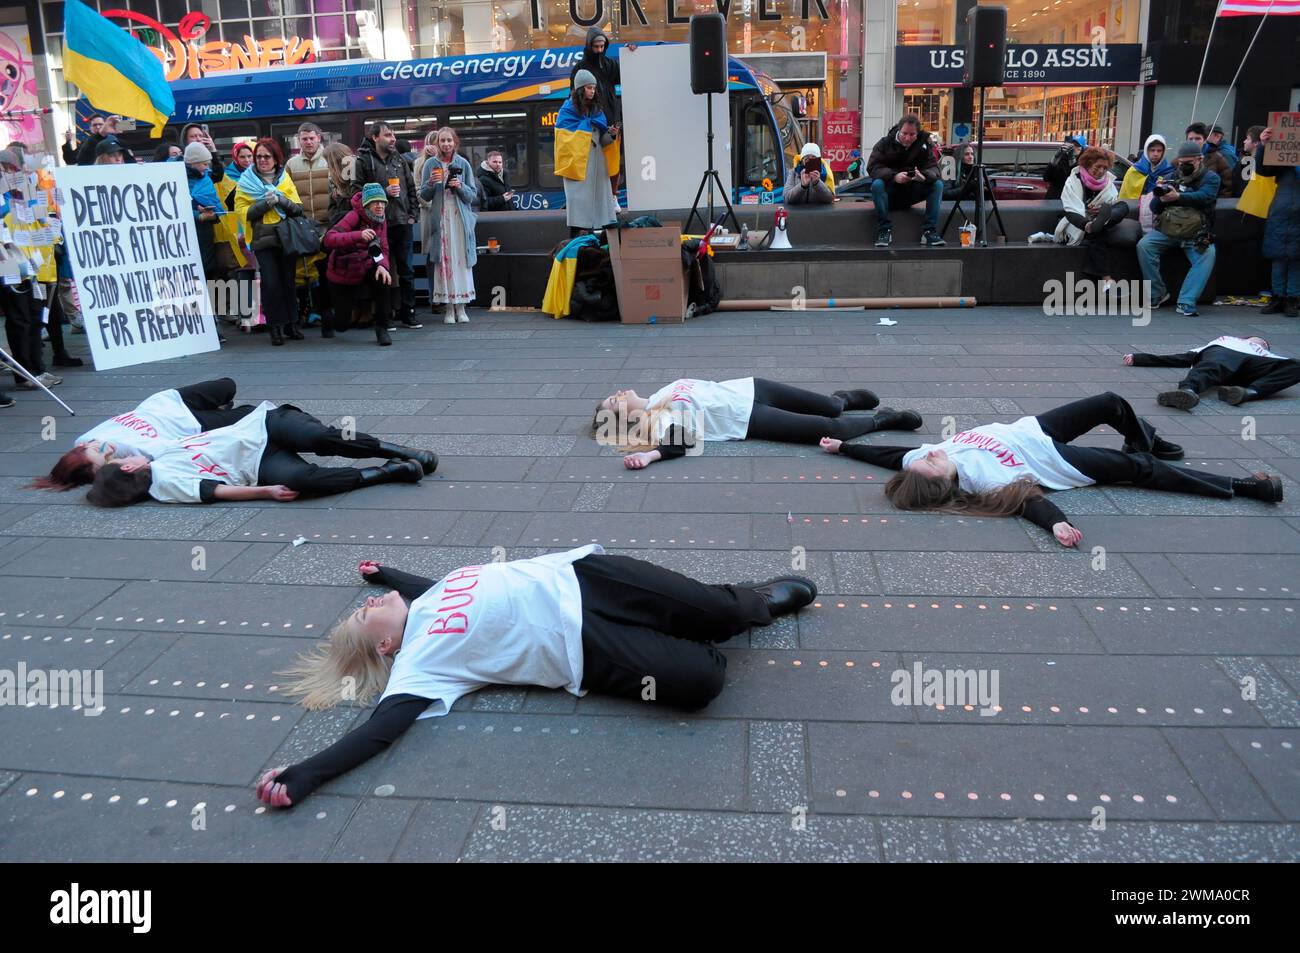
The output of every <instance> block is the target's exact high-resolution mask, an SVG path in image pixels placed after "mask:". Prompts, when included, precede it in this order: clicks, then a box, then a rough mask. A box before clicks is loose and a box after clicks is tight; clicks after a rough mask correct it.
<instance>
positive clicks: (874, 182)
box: [867, 114, 946, 248]
mask: <svg viewBox="0 0 1300 953" xmlns="http://www.w3.org/2000/svg"><path fill="white" fill-rule="evenodd" d="M867 175H869V176H870V177H871V198H872V200H873V201H874V202H875V205H876V247H877V248H887V247H888V246H889V245H890V244H891V243H892V242H893V240H894V226H893V222H892V221H890V218H889V210H890V208H891V207H893V208H911V207H912V206H913V205H915V204H916V203H917V202H925V225H924V227H923V230H922V232H921V243H922V244H924V245H929V246H932V247H937V246H939V245H943V244H946V243H945V242H944V240H943V239H942V238H941V237H940V236H939V231H938V229H939V203H940V202H941V201H943V180H942V179H941V178H939V162H938V160H937V159H936V158H935V155H934V150H933V149H931V148H930V135H929V133H927V132H925V131H923V130H922V129H921V120H920V118H919V117H918V116H915V115H911V114H909V115H906V116H904V117H903V118H902V119H900V120H899V121H898V123H897V124H896V125H895V126H894V127H893V128H892V129H890V130H889V132H887V133H885V135H884V137H883V138H882V139H881V140H880V141H879V142H877V143H876V145H875V147H874V148H873V149H872V150H871V158H870V159H868V160H867Z"/></svg>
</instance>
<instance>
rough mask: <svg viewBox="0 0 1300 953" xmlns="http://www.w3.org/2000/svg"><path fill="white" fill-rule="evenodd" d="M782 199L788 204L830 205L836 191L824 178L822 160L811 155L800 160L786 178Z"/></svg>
mask: <svg viewBox="0 0 1300 953" xmlns="http://www.w3.org/2000/svg"><path fill="white" fill-rule="evenodd" d="M781 201H782V202H784V203H785V204H786V205H830V204H831V203H832V202H834V201H835V193H834V192H833V191H832V189H831V187H830V186H828V185H827V184H826V183H825V182H824V181H823V180H822V160H821V159H819V158H818V157H817V156H814V155H809V156H805V157H804V158H802V159H800V160H799V164H798V165H796V166H795V167H794V168H793V169H791V170H790V177H789V178H788V179H786V180H785V192H784V193H782V197H781Z"/></svg>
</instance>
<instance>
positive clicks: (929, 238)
mask: <svg viewBox="0 0 1300 953" xmlns="http://www.w3.org/2000/svg"><path fill="white" fill-rule="evenodd" d="M921 244H922V245H925V246H926V247H928V248H940V247H942V246H944V245H946V244H948V243H947V242H946V241H944V240H943V238H942V236H940V234H939V233H938V232H936V231H925V232H922V233H921Z"/></svg>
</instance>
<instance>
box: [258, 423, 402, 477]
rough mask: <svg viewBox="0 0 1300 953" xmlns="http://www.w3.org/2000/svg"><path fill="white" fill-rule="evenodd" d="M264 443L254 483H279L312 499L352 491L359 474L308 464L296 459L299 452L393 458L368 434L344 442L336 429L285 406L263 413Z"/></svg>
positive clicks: (348, 468) (301, 459)
mask: <svg viewBox="0 0 1300 953" xmlns="http://www.w3.org/2000/svg"><path fill="white" fill-rule="evenodd" d="M266 441H267V446H266V450H265V451H264V452H263V453H262V462H261V464H260V465H259V466H258V468H257V482H258V484H259V485H261V486H275V485H278V484H282V485H284V486H287V487H289V489H291V490H297V491H299V492H300V493H307V494H311V495H314V496H328V495H329V494H331V493H346V492H347V491H348V490H355V489H356V488H357V486H358V485H359V484H360V482H361V471H360V470H359V469H357V468H356V467H322V466H320V465H318V464H315V463H308V462H307V461H306V460H304V459H303V458H302V457H300V456H298V454H300V453H314V454H319V455H321V456H335V457H348V458H350V459H354V460H364V459H368V458H370V457H383V458H386V459H392V458H393V454H392V453H391V452H388V451H384V450H382V449H381V448H380V446H379V441H378V440H376V439H375V438H374V437H372V436H370V434H365V433H358V434H356V435H355V436H354V437H353V438H352V439H348V438H346V437H344V436H343V431H341V430H339V428H337V427H330V426H328V425H327V424H325V423H322V422H321V421H320V420H318V419H317V418H315V417H313V416H312V415H311V414H308V413H305V412H304V411H301V410H299V409H298V408H297V407H291V406H288V405H285V406H283V407H277V408H276V409H275V410H272V411H269V412H268V413H267V415H266Z"/></svg>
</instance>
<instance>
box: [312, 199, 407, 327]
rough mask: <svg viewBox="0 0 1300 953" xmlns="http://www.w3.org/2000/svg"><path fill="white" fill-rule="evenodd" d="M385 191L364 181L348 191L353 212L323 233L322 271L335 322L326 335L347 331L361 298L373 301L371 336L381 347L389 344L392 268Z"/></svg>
mask: <svg viewBox="0 0 1300 953" xmlns="http://www.w3.org/2000/svg"><path fill="white" fill-rule="evenodd" d="M387 211H388V194H387V193H386V192H385V190H384V188H383V187H382V186H381V185H380V184H379V183H378V182H368V183H366V184H365V185H364V186H362V188H361V191H360V192H358V193H357V194H356V195H354V196H352V211H350V212H348V213H347V214H346V215H344V216H343V217H342V218H341V219H339V221H338V224H337V225H335V226H334V227H333V228H331V229H330V230H329V231H328V232H326V233H325V238H324V245H325V248H326V249H327V250H328V251H329V261H328V263H327V264H326V266H325V276H326V278H328V279H329V283H330V296H331V298H332V300H333V302H334V327H332V328H327V329H326V331H327V332H328V333H326V334H325V335H324V336H325V337H333V336H334V334H335V333H338V332H343V331H346V330H347V329H348V328H349V327H350V326H351V324H352V309H353V307H354V305H355V304H356V301H357V299H358V298H359V297H369V298H370V299H371V300H372V301H373V302H374V308H373V312H372V313H373V315H374V326H375V340H376V341H378V342H379V346H380V347H388V346H389V345H390V344H392V343H393V340H392V338H390V337H389V336H388V320H387V316H388V313H389V310H390V308H391V304H390V301H391V292H392V286H393V274H392V267H391V265H390V264H389V257H388V214H387Z"/></svg>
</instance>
